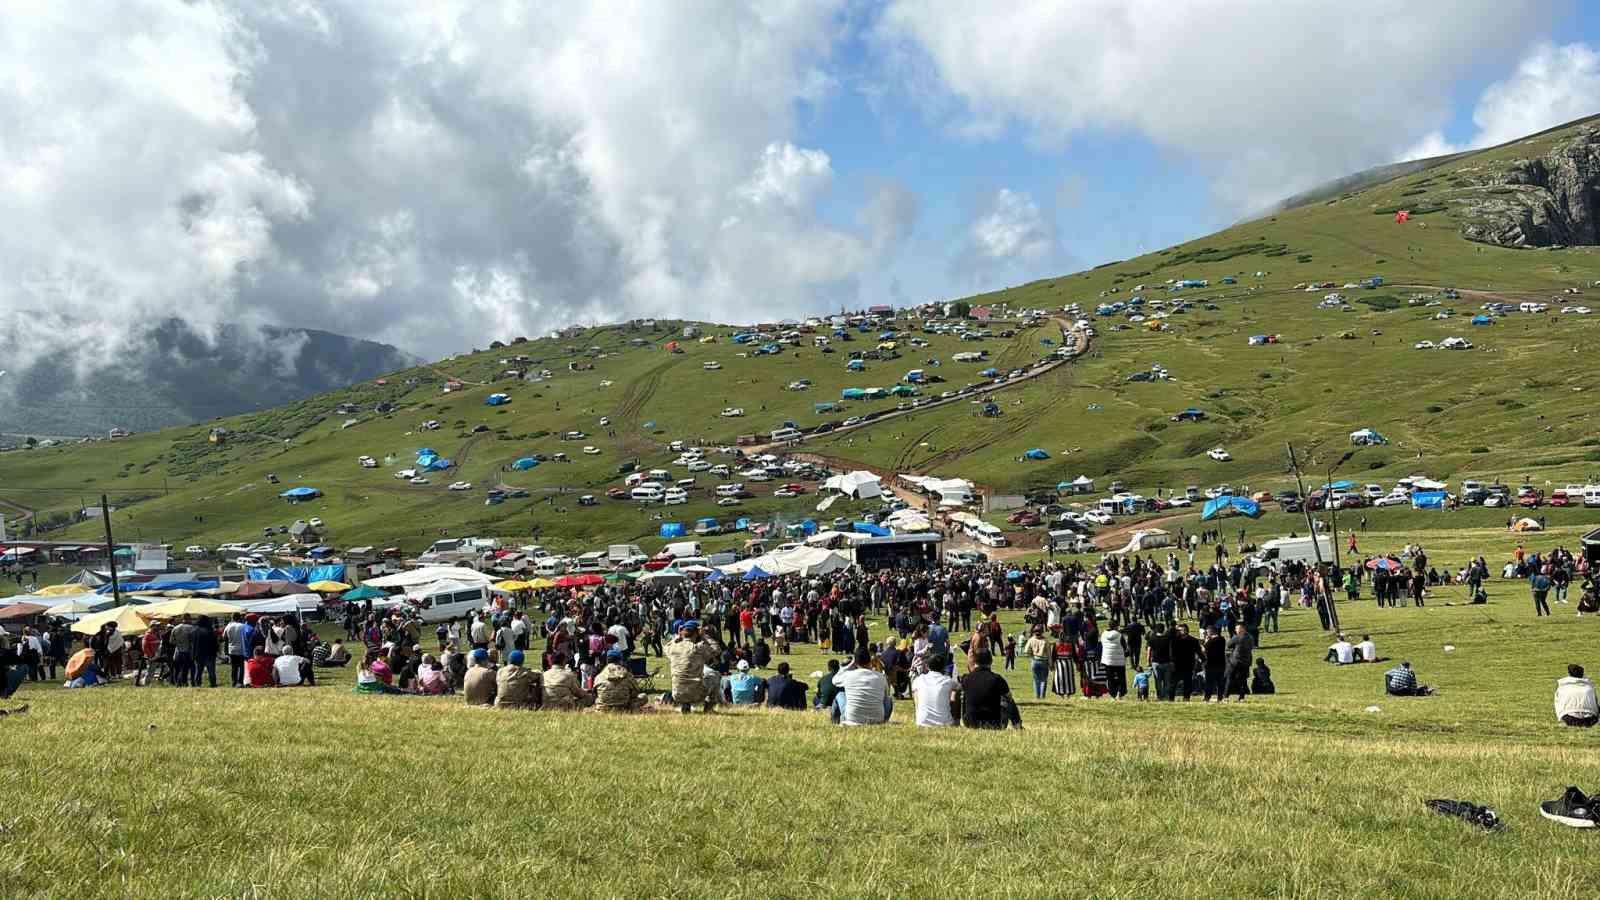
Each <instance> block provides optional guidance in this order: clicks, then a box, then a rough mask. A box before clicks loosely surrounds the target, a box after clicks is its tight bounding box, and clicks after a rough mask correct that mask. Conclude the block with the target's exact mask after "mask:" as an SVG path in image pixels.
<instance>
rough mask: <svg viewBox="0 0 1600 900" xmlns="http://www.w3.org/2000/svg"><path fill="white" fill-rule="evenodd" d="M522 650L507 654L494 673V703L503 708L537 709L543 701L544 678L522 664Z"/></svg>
mask: <svg viewBox="0 0 1600 900" xmlns="http://www.w3.org/2000/svg"><path fill="white" fill-rule="evenodd" d="M522 659H523V656H522V651H521V650H513V651H511V653H510V654H508V656H507V659H506V664H505V665H503V666H501V667H500V671H499V672H498V673H496V675H495V698H494V705H495V706H498V707H503V708H505V709H538V708H539V707H540V706H541V705H542V704H543V702H544V696H543V695H544V679H543V678H542V677H541V676H540V674H539V673H538V672H535V671H534V670H532V669H530V668H528V667H526V666H524V665H523V664H522Z"/></svg>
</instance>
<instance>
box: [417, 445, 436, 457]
mask: <svg viewBox="0 0 1600 900" xmlns="http://www.w3.org/2000/svg"><path fill="white" fill-rule="evenodd" d="M438 455H439V451H437V450H435V449H433V448H432V447H418V448H417V456H418V458H421V457H424V456H438Z"/></svg>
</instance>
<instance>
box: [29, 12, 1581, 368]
mask: <svg viewBox="0 0 1600 900" xmlns="http://www.w3.org/2000/svg"><path fill="white" fill-rule="evenodd" d="M1591 4H1592V0H1449V2H1442V0H1413V2H1409V3H1405V4H1397V3H1393V2H1377V0H1341V2H1322V0H1299V2H1295V0H1213V2H1189V0H1183V2H1179V0H1074V2H1057V0H1013V2H998V3H971V2H969V0H765V2H739V0H668V2H660V0H657V2H639V3H615V2H605V0H591V2H584V3H564V2H557V3H551V2H521V0H477V2H467V0H384V2H375V0H250V2H243V0H240V2H231V0H190V2H181V3H180V2H172V0H74V2H71V3H66V2H60V0H56V2H48V0H12V2H10V3H8V4H7V11H6V14H5V16H4V18H3V19H0V314H7V315H0V346H6V347H9V349H8V350H7V351H6V352H8V353H9V354H10V355H11V356H12V358H11V359H10V360H4V359H0V368H7V367H10V368H17V367H19V366H20V365H23V364H26V363H27V362H28V360H29V358H30V357H33V356H37V355H41V354H46V353H50V352H52V351H53V350H54V349H56V348H59V347H61V346H63V345H65V344H69V343H70V344H72V345H75V346H78V347H80V348H90V349H92V350H93V351H94V352H93V353H90V354H86V355H84V357H83V358H86V359H101V360H106V359H113V358H115V355H116V353H117V351H118V349H119V348H120V347H123V346H126V345H127V344H128V343H129V342H136V341H138V340H139V339H140V334H141V328H142V327H143V325H144V323H149V322H154V321H159V320H161V319H165V318H168V317H172V316H177V317H179V318H182V319H185V320H186V321H188V322H190V323H191V324H192V325H193V326H195V328H196V329H198V330H199V331H200V332H201V333H203V334H204V333H210V332H212V331H214V330H215V329H217V328H219V327H221V326H222V325H225V324H230V323H233V324H265V323H270V324H277V325H285V326H302V327H312V328H322V329H326V330H329V331H335V332H339V333H344V334H350V335H354V336H358V337H363V338H369V339H374V340H381V341H385V342H388V343H392V344H395V345H397V346H399V347H401V348H403V349H406V350H409V351H412V352H414V353H418V354H421V355H425V356H428V357H433V358H438V357H442V356H445V355H448V354H451V353H454V352H458V351H462V350H466V349H469V348H474V347H484V346H487V344H488V343H489V342H490V341H491V340H493V339H496V338H500V339H507V338H509V337H512V336H516V335H528V336H536V335H539V334H543V333H546V332H548V331H550V330H552V329H554V328H558V327H561V326H564V325H567V324H572V323H590V322H605V321H618V320H623V319H628V318H634V317H642V316H672V317H684V318H697V319H711V320H718V321H725V322H732V323H743V322H752V321H760V320H770V319H775V318H779V317H784V316H794V315H804V314H806V313H816V312H824V311H830V310H837V309H839V308H841V307H847V308H852V309H855V308H861V307H864V306H867V305H871V304H875V303H899V304H904V303H911V302H920V301H924V300H932V299H943V298H949V297H957V296H963V295H967V294H971V293H973V292H976V291H981V290H990V289H995V288H1000V287H1005V286H1007V285H1012V284H1019V283H1022V282H1025V281H1028V280H1031V279H1034V278H1039V277H1046V276H1050V275H1057V274H1063V273H1066V272H1071V271H1074V270H1077V269H1081V268H1085V267H1088V266H1092V265H1095V264H1098V263H1102V262H1105V261H1108V260H1113V259H1119V258H1124V257H1128V256H1132V255H1136V254H1139V253H1141V252H1147V251H1152V250H1156V249H1160V248H1162V247H1165V246H1168V245H1171V244H1173V243H1177V242H1180V241H1183V240H1187V239H1190V238H1194V237H1198V236H1201V235H1204V234H1206V233H1209V232H1211V231H1214V230H1216V229H1218V228H1221V227H1224V226H1226V225H1228V224H1230V223H1232V222H1236V221H1239V220H1240V219H1242V218H1245V217H1248V216H1250V215H1251V214H1252V213H1255V212H1259V211H1261V210H1263V209H1265V208H1267V207H1268V206H1270V205H1271V204H1272V203H1273V202H1275V201H1277V200H1280V199H1282V198H1284V197H1287V196H1289V195H1291V194H1294V193H1295V192H1297V191H1300V190H1303V189H1306V188H1308V187H1310V186H1313V185H1315V184H1318V183H1320V182H1323V181H1326V180H1329V179H1332V178H1336V177H1339V176H1342V175H1346V174H1349V173H1351V172H1355V171H1358V170H1361V169H1364V168H1367V167H1370V166H1373V165H1377V164H1381V163H1386V162H1392V161H1395V160H1399V159H1405V158H1413V157H1417V156H1425V155H1433V154H1437V153H1443V152H1450V151H1453V150H1460V149H1467V148H1472V147H1479V146H1488V145H1491V144H1494V143H1498V142H1502V141H1505V140H1509V139H1512V138H1514V137H1517V136H1520V135H1522V134H1525V133H1528V132H1531V131H1536V130H1539V129H1542V128H1546V127H1549V126H1551V125H1555V124H1559V123H1561V122H1565V121H1568V120H1571V119H1574V118H1577V117H1580V116H1583V115H1588V114H1592V113H1596V112H1600V15H1594V13H1595V9H1594V8H1593V6H1592V5H1591ZM1586 6H1588V7H1589V8H1588V9H1587V10H1586V9H1585V7H1586ZM1586 12H1587V13H1588V14H1587V15H1586V14H1585V13H1586Z"/></svg>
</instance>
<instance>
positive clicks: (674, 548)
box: [656, 541, 705, 559]
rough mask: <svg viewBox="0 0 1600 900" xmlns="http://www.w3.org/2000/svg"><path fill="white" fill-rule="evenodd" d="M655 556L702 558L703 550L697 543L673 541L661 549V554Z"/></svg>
mask: <svg viewBox="0 0 1600 900" xmlns="http://www.w3.org/2000/svg"><path fill="white" fill-rule="evenodd" d="M656 555H657V556H666V557H671V558H672V559H683V558H684V557H686V556H704V555H705V549H704V548H702V547H701V546H700V542H699V541H675V542H673V543H671V544H668V545H666V546H665V547H662V548H661V552H660V553H658V554H656Z"/></svg>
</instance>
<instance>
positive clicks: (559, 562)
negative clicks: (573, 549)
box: [533, 556, 567, 578]
mask: <svg viewBox="0 0 1600 900" xmlns="http://www.w3.org/2000/svg"><path fill="white" fill-rule="evenodd" d="M533 574H535V575H538V576H540V577H541V578H552V577H554V576H556V575H565V574H567V560H566V558H565V557H560V556H546V557H545V558H543V559H541V560H539V561H538V562H536V563H534V564H533Z"/></svg>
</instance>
